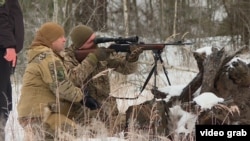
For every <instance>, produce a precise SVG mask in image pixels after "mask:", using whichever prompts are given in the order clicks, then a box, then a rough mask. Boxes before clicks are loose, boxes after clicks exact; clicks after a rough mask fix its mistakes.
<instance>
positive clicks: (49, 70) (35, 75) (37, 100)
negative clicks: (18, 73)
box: [17, 46, 83, 117]
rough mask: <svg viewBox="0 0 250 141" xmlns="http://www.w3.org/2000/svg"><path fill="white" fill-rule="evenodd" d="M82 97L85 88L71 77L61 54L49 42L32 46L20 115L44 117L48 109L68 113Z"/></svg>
mask: <svg viewBox="0 0 250 141" xmlns="http://www.w3.org/2000/svg"><path fill="white" fill-rule="evenodd" d="M82 98H83V93H82V91H81V89H80V88H78V87H75V86H74V85H73V83H72V82H71V81H69V79H68V75H67V74H66V69H65V68H64V66H63V63H62V61H61V59H60V57H59V56H57V55H56V54H55V53H54V52H53V51H52V50H51V49H50V48H48V47H46V46H33V47H32V48H30V49H29V51H28V64H27V67H26V70H25V73H24V76H23V84H22V88H21V96H20V100H19V102H18V105H17V111H18V116H19V117H29V116H31V117H41V116H42V117H44V116H45V114H46V113H45V111H46V112H47V111H48V110H49V111H51V112H61V114H64V115H66V114H67V113H68V110H69V108H70V105H71V104H72V102H79V101H81V100H82ZM59 106H60V111H58V110H59Z"/></svg>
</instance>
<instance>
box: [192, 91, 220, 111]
mask: <svg viewBox="0 0 250 141" xmlns="http://www.w3.org/2000/svg"><path fill="white" fill-rule="evenodd" d="M193 101H194V102H195V103H197V104H198V105H199V106H201V109H205V110H206V109H211V108H212V107H213V106H214V105H216V104H218V103H219V102H223V101H224V99H223V98H220V97H217V96H216V95H215V94H214V93H211V92H204V93H202V94H200V95H199V96H197V97H195V98H194V99H193Z"/></svg>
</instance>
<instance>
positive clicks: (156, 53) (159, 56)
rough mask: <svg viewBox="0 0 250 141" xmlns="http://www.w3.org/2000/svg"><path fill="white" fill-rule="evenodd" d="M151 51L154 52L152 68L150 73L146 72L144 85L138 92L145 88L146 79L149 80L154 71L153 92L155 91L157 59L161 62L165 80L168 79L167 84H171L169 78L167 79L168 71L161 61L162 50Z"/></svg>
mask: <svg viewBox="0 0 250 141" xmlns="http://www.w3.org/2000/svg"><path fill="white" fill-rule="evenodd" d="M153 53H154V66H153V68H152V69H151V71H150V73H149V74H148V77H147V79H146V81H145V82H144V85H143V87H142V89H141V91H140V93H142V91H143V90H144V89H145V87H146V86H147V84H148V81H149V80H150V78H151V77H152V75H153V73H154V86H153V90H152V91H153V92H152V93H153V94H154V93H155V92H156V90H157V85H156V75H157V66H158V65H157V64H158V61H160V62H161V64H162V69H163V72H164V74H165V76H166V78H167V81H168V84H169V85H171V83H170V80H169V77H168V72H167V70H166V68H165V66H164V62H163V59H162V57H161V53H162V50H153Z"/></svg>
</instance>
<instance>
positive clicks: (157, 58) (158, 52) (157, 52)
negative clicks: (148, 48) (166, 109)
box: [115, 50, 171, 100]
mask: <svg viewBox="0 0 250 141" xmlns="http://www.w3.org/2000/svg"><path fill="white" fill-rule="evenodd" d="M153 53H154V66H153V68H152V69H151V71H150V72H149V74H148V77H147V79H146V81H145V82H144V84H143V86H142V88H141V91H140V93H139V95H137V96H136V97H133V98H125V97H115V98H117V99H127V100H133V99H137V98H138V97H139V96H140V94H141V93H142V92H143V90H144V89H145V87H146V86H147V84H148V82H149V80H150V78H151V77H152V75H153V73H154V86H153V89H152V90H151V92H152V94H154V95H155V97H159V98H166V95H165V94H163V93H161V92H159V91H157V85H156V75H157V66H158V65H157V63H158V61H160V62H161V64H162V69H163V72H164V74H165V76H166V78H167V81H168V84H169V86H171V83H170V80H169V77H168V72H167V70H166V68H165V66H164V62H163V59H162V57H161V53H162V50H153ZM156 93H158V95H157V96H156Z"/></svg>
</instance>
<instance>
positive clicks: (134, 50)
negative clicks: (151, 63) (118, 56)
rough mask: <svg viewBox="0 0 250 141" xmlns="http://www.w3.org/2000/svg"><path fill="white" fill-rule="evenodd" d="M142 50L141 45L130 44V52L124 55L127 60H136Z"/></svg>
mask: <svg viewBox="0 0 250 141" xmlns="http://www.w3.org/2000/svg"><path fill="white" fill-rule="evenodd" d="M142 52H143V49H142V47H138V46H131V47H130V53H127V55H126V60H127V61H128V62H136V61H137V60H138V58H139V56H140V54H141V53H142Z"/></svg>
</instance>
